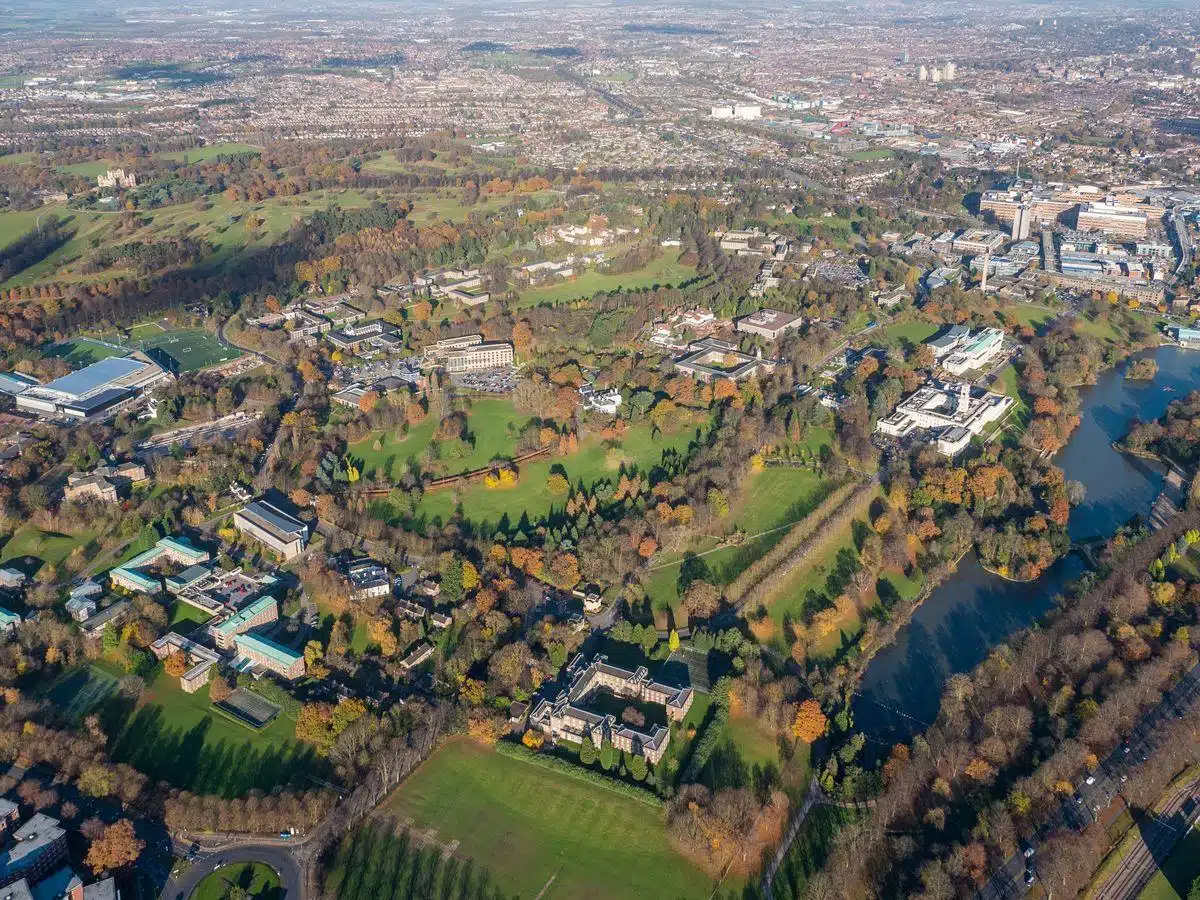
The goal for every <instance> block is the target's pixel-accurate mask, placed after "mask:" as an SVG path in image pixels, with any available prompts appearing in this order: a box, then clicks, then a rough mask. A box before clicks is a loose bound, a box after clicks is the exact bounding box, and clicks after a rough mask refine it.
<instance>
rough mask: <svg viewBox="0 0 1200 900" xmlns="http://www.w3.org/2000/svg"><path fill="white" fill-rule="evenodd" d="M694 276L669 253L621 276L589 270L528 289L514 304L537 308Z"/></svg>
mask: <svg viewBox="0 0 1200 900" xmlns="http://www.w3.org/2000/svg"><path fill="white" fill-rule="evenodd" d="M695 275H696V269H695V267H694V266H687V265H684V264H683V263H681V262H680V261H679V254H678V253H669V254H664V255H662V256H660V257H658V258H657V259H654V260H651V262H650V264H649V265H647V266H645V267H644V268H641V269H638V270H636V271H634V272H629V273H626V274H624V275H606V274H603V273H601V272H597V271H595V270H589V271H587V272H584V273H583V274H582V275H580V276H579V277H577V278H575V279H573V280H570V281H561V282H558V283H556V284H548V285H545V286H541V287H536V288H529V289H527V290H525V291H523V292H522V293H521V296H520V298H519V299H518V300H517V305H518V306H537V305H538V304H541V303H551V304H553V303H563V302H565V301H569V300H577V299H579V298H581V297H591V296H592V295H593V294H596V293H598V292H600V291H618V290H626V291H632V290H638V289H639V288H648V287H654V286H655V285H663V286H666V285H679V284H681V283H682V282H684V281H687V280H688V279H689V278H693V277H695Z"/></svg>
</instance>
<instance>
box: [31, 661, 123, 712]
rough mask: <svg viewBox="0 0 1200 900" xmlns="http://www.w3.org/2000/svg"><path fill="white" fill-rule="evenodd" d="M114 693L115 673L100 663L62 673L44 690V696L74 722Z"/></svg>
mask: <svg viewBox="0 0 1200 900" xmlns="http://www.w3.org/2000/svg"><path fill="white" fill-rule="evenodd" d="M116 692H117V676H116V674H114V673H113V672H109V671H107V669H105V668H103V667H102V666H101V665H100V664H96V665H90V666H78V667H76V668H75V669H72V670H71V671H69V672H64V673H63V674H62V675H60V676H59V677H58V678H56V679H55V680H54V681H53V683H51V684H50V685H49V687H48V688H47V689H46V693H45V696H46V699H48V700H49V701H50V703H51V704H52V705H53V706H54V707H55V708H56V709H58V710H60V711H61V712H62V713H63V715H65V716H66V718H67V721H68V722H70V723H72V724H75V723H78V722H82V721H83V717H84V716H86V715H87V714H88V713H89V712H91V711H92V710H93V709H95V708H96V707H97V706H100V705H101V704H103V703H105V702H106V701H107V700H109V699H110V698H111V697H112V696H113V694H115V693H116Z"/></svg>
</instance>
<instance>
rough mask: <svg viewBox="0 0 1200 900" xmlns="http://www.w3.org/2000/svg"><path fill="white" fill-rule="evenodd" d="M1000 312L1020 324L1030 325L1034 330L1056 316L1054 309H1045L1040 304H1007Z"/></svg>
mask: <svg viewBox="0 0 1200 900" xmlns="http://www.w3.org/2000/svg"><path fill="white" fill-rule="evenodd" d="M1000 314H1001V315H1002V316H1004V318H1006V319H1011V320H1012V321H1015V322H1017V323H1018V324H1020V325H1028V326H1029V327H1030V328H1032V329H1033V330H1034V331H1037V330H1038V329H1040V328H1041V327H1042V326H1043V325H1045V324H1046V323H1047V322H1049V321H1050V320H1052V319H1053V318H1054V317H1055V316H1056V313H1055V312H1054V311H1053V310H1049V309H1044V308H1043V307H1040V306H1007V307H1005V308H1004V309H1002V310H1000Z"/></svg>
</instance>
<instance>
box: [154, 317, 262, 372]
mask: <svg viewBox="0 0 1200 900" xmlns="http://www.w3.org/2000/svg"><path fill="white" fill-rule="evenodd" d="M131 343H133V342H131ZM136 346H137V348H138V349H141V350H158V351H159V352H161V353H165V354H166V355H167V356H169V357H171V359H173V360H174V361H175V363H176V365H177V366H178V371H179V372H180V373H183V372H195V371H196V370H197V369H207V368H208V367H209V366H215V365H219V364H220V363H223V362H229V360H231V359H237V358H238V357H239V356H241V353H239V352H238V351H237V350H234V349H232V348H229V347H222V346H221V342H220V341H218V340H217V338H216V336H215V335H211V334H209V333H208V332H207V331H201V330H200V329H198V328H184V329H180V330H178V331H162V332H160V333H158V334H153V335H151V336H149V337H147V338H145V339H144V340H141V341H137V342H136Z"/></svg>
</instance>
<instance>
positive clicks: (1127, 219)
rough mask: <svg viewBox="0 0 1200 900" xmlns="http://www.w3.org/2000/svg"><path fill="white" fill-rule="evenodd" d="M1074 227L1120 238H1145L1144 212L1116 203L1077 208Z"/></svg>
mask: <svg viewBox="0 0 1200 900" xmlns="http://www.w3.org/2000/svg"><path fill="white" fill-rule="evenodd" d="M1076 227H1078V228H1079V230H1080V231H1103V232H1106V233H1107V234H1115V235H1119V236H1120V237H1127V238H1140V237H1145V235H1146V227H1147V219H1146V212H1145V210H1141V209H1134V208H1132V207H1129V206H1120V205H1118V204H1116V203H1108V202H1105V203H1085V204H1083V205H1082V206H1081V207H1079V217H1078V220H1077V222H1076Z"/></svg>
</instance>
